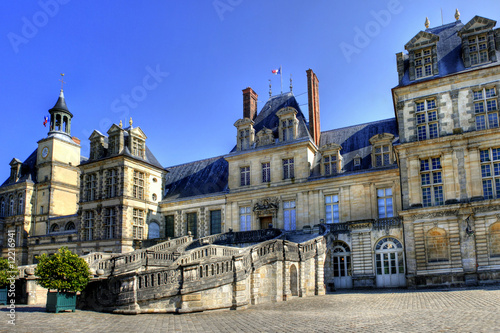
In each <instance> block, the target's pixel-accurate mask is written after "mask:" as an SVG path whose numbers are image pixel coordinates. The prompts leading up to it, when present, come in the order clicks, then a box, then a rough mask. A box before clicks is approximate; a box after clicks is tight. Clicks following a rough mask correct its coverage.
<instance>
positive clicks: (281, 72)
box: [280, 65, 283, 94]
mask: <svg viewBox="0 0 500 333" xmlns="http://www.w3.org/2000/svg"><path fill="white" fill-rule="evenodd" d="M280 78H281V93H282V94H283V70H282V69H281V65H280Z"/></svg>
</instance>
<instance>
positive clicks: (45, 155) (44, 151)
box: [42, 147, 49, 158]
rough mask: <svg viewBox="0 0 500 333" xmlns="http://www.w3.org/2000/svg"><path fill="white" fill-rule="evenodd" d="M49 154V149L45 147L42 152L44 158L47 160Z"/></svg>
mask: <svg viewBox="0 0 500 333" xmlns="http://www.w3.org/2000/svg"><path fill="white" fill-rule="evenodd" d="M48 154H49V148H47V147H45V148H43V150H42V157H43V158H45V157H47V155H48Z"/></svg>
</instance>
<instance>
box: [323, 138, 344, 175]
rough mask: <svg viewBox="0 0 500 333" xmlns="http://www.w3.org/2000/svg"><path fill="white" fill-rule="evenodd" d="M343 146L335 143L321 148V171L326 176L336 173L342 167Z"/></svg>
mask: <svg viewBox="0 0 500 333" xmlns="http://www.w3.org/2000/svg"><path fill="white" fill-rule="evenodd" d="M340 149H342V147H341V146H340V145H337V144H335V143H330V144H327V145H324V146H323V147H321V148H320V151H321V155H322V159H321V173H322V174H323V175H325V176H329V175H335V174H337V173H339V172H340V170H341V169H342V156H341V155H340Z"/></svg>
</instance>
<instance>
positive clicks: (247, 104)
mask: <svg viewBox="0 0 500 333" xmlns="http://www.w3.org/2000/svg"><path fill="white" fill-rule="evenodd" d="M258 97H259V96H258V95H257V94H256V93H255V91H253V89H252V88H250V87H248V88H246V89H243V118H249V119H250V120H254V119H255V117H257V98H258Z"/></svg>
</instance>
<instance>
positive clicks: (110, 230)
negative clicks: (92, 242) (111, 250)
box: [104, 208, 116, 239]
mask: <svg viewBox="0 0 500 333" xmlns="http://www.w3.org/2000/svg"><path fill="white" fill-rule="evenodd" d="M104 229H105V230H104V231H105V235H106V238H107V239H113V238H116V211H115V209H114V208H106V209H105V211H104Z"/></svg>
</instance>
